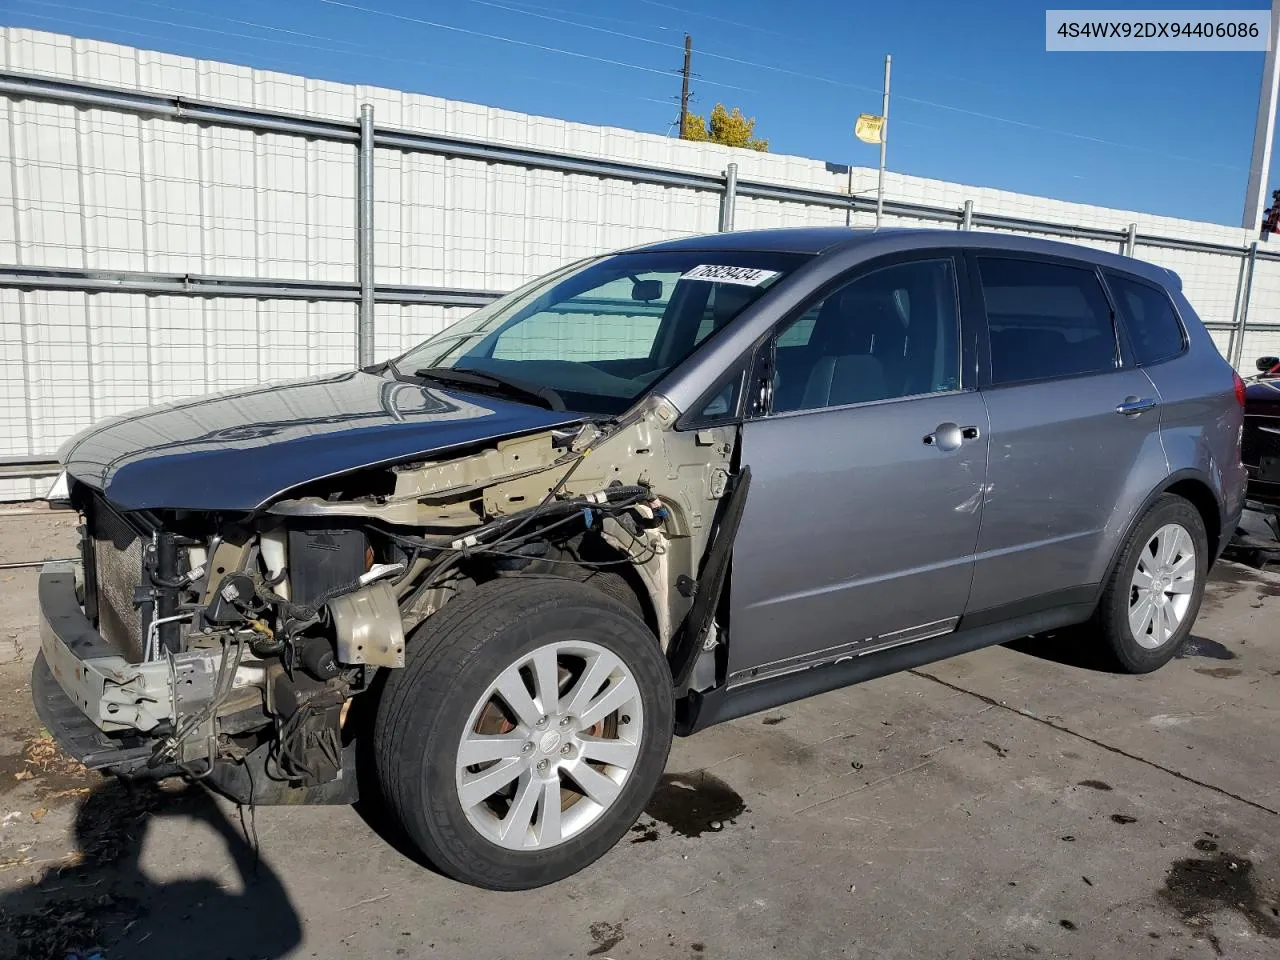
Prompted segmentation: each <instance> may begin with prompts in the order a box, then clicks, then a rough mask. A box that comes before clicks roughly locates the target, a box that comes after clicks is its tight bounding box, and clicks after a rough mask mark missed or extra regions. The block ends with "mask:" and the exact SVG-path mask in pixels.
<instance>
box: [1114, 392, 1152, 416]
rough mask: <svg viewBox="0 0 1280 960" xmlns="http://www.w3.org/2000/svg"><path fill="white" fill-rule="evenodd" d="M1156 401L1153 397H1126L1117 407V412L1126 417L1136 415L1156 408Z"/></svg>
mask: <svg viewBox="0 0 1280 960" xmlns="http://www.w3.org/2000/svg"><path fill="white" fill-rule="evenodd" d="M1155 408H1156V402H1155V400H1153V399H1152V398H1151V397H1132V396H1131V397H1125V398H1124V402H1123V403H1121V404H1119V405H1118V406H1117V407H1116V413H1118V414H1120V415H1121V416H1125V417H1136V416H1137V415H1138V414H1140V413H1146V412H1147V411H1148V410H1154V409H1155Z"/></svg>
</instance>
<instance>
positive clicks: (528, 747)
mask: <svg viewBox="0 0 1280 960" xmlns="http://www.w3.org/2000/svg"><path fill="white" fill-rule="evenodd" d="M532 750H533V744H532V743H525V745H524V746H523V747H521V748H520V752H521V753H529V752H531V751H532Z"/></svg>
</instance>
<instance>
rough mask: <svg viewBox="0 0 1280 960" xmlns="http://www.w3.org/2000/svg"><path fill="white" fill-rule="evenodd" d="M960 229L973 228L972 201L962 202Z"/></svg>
mask: <svg viewBox="0 0 1280 960" xmlns="http://www.w3.org/2000/svg"><path fill="white" fill-rule="evenodd" d="M960 229H961V230H972V229H973V201H972V200H966V201H965V202H964V214H963V215H962V216H961V217H960Z"/></svg>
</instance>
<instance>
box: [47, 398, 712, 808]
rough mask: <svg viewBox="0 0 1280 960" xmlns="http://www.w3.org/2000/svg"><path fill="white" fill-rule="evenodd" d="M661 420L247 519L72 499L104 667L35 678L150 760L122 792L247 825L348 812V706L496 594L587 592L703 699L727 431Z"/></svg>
mask: <svg viewBox="0 0 1280 960" xmlns="http://www.w3.org/2000/svg"><path fill="white" fill-rule="evenodd" d="M675 417H676V411H675V410H674V408H672V407H670V406H669V405H668V404H666V402H665V401H662V400H661V399H658V398H655V399H654V400H652V401H651V402H647V403H645V404H642V405H641V406H640V407H639V408H638V409H637V410H636V411H635V412H634V413H632V414H631V415H629V416H628V417H626V418H624V419H621V420H617V421H601V422H588V423H585V424H582V425H579V426H573V427H571V428H558V429H553V430H546V431H542V432H538V433H532V434H527V435H523V436H518V437H513V438H509V439H505V440H500V441H497V442H496V443H493V444H490V445H486V446H484V447H483V448H481V449H472V450H465V451H460V452H457V453H455V454H454V455H450V456H447V457H442V458H440V459H434V460H425V461H420V462H409V463H395V464H391V465H387V466H381V467H370V468H365V469H362V470H359V471H355V472H352V473H347V474H343V475H340V476H337V477H331V478H327V479H324V480H320V481H315V482H311V483H309V484H307V485H305V486H303V487H301V488H295V489H292V490H289V491H287V492H286V493H285V494H284V495H283V496H282V497H281V498H279V499H276V500H274V501H273V502H271V503H270V504H268V505H267V506H265V507H264V508H263V509H261V510H259V511H257V512H255V513H253V514H250V515H244V514H241V515H230V514H219V513H207V512H195V511H177V510H166V511H153V512H146V511H144V512H125V511H121V510H118V509H116V508H115V507H113V506H112V504H111V503H110V502H108V501H107V500H106V499H104V498H103V497H102V496H101V495H99V494H98V493H97V492H96V491H93V490H92V489H90V488H89V487H86V486H83V485H81V486H78V487H76V488H74V489H73V490H72V491H71V500H72V503H73V504H74V505H75V506H76V507H77V509H79V510H80V512H81V513H82V514H83V515H84V518H85V524H84V527H83V528H82V529H83V537H82V543H83V558H82V559H83V563H82V565H81V567H80V568H78V569H77V572H76V593H77V596H78V597H79V600H80V603H81V605H82V606H83V609H84V613H85V615H86V616H87V617H88V618H89V620H90V622H91V623H92V624H93V626H94V627H95V628H96V630H97V631H98V633H99V634H100V635H101V637H102V638H104V639H105V640H107V641H109V643H110V645H111V647H112V648H114V651H116V652H117V655H116V656H104V657H96V658H95V657H87V658H86V657H84V656H83V651H81V656H80V661H81V662H80V663H79V664H78V665H77V666H76V668H75V669H76V670H77V671H80V672H81V673H82V675H80V676H75V677H68V676H67V672H68V664H69V663H70V661H67V662H66V663H63V664H59V663H58V662H57V660H58V658H57V657H56V656H55V657H50V658H49V659H50V669H51V670H52V671H53V673H54V675H55V676H58V678H59V680H60V682H61V683H62V685H63V687H64V688H65V689H67V690H68V693H71V692H72V690H75V691H76V692H75V693H74V694H72V696H73V699H76V700H79V701H80V703H79V704H78V705H79V706H82V708H83V709H84V710H85V712H86V713H88V714H89V716H90V718H91V719H93V720H94V722H95V723H96V724H97V726H98V727H99V729H100V730H102V731H104V732H105V733H106V734H107V735H108V736H110V737H112V738H115V739H119V740H121V741H122V742H129V743H134V744H142V745H145V746H146V747H147V751H146V753H145V757H143V758H142V759H141V760H140V761H139V762H138V763H137V764H136V767H137V769H136V770H135V771H134V772H138V773H142V772H149V773H150V774H152V775H168V774H173V773H181V774H183V775H185V776H187V777H190V778H195V779H205V780H207V782H209V784H210V785H211V786H213V787H214V788H215V789H218V790H220V791H221V792H223V793H225V794H227V795H228V796H231V797H232V798H233V799H237V800H242V801H247V802H257V803H269V802H276V803H281V802H286V803H297V802H350V801H351V800H353V799H355V789H356V788H355V744H356V739H357V730H358V727H359V719H358V716H357V714H358V712H359V701H360V697H361V695H362V694H364V693H366V692H367V691H370V690H371V689H374V688H376V686H377V685H378V682H379V680H378V678H379V676H380V674H382V673H383V672H384V671H388V670H397V669H400V668H402V667H403V666H404V665H405V656H406V649H407V647H408V646H409V645H411V644H412V643H413V642H414V632H415V630H417V628H419V627H420V626H421V625H422V624H423V623H424V622H425V621H427V620H428V619H429V618H430V617H431V616H432V615H433V614H435V613H436V612H437V611H438V610H440V609H441V608H442V607H443V606H445V605H446V604H447V603H448V602H449V601H450V600H451V599H452V598H453V597H455V596H457V595H459V594H460V593H463V592H465V591H467V590H469V589H471V588H473V587H474V586H476V585H477V584H480V583H484V582H486V581H488V580H491V579H493V578H497V577H511V576H557V577H565V578H569V579H573V580H577V581H579V582H583V583H586V584H589V585H591V586H594V587H596V588H598V589H599V590H601V591H602V592H604V593H606V594H608V595H610V596H611V597H613V598H614V599H616V600H618V601H619V602H621V603H623V604H624V605H625V606H627V607H628V608H630V609H631V610H632V611H633V612H634V613H636V615H637V616H639V617H641V618H642V619H643V620H644V621H645V622H646V623H647V624H648V625H649V627H650V628H651V629H652V630H653V632H654V634H655V635H656V637H657V638H658V640H659V642H660V643H661V646H662V648H663V650H665V651H667V654H668V657H669V658H670V659H672V662H673V665H674V664H679V666H678V667H676V666H673V669H674V672H675V674H676V677H677V682H678V683H683V684H684V688H685V689H686V690H687V689H691V688H692V689H704V688H705V687H707V686H710V685H712V684H713V683H715V682H716V679H717V678H716V666H715V665H716V656H717V654H716V646H717V642H716V637H717V633H718V631H719V632H720V633H722V632H723V629H724V625H723V624H719V625H717V624H716V623H715V622H714V618H715V613H716V610H715V609H714V605H710V606H711V608H710V609H706V608H707V607H708V603H707V602H706V599H705V594H704V601H703V603H702V604H701V605H699V604H697V603H696V602H695V601H696V598H697V596H698V592H699V584H698V577H699V575H700V571H701V570H702V569H703V566H704V562H705V555H706V554H707V552H708V545H709V543H710V541H711V540H712V537H713V531H714V529H715V527H716V521H717V517H718V516H720V515H721V513H722V511H721V510H720V506H721V501H722V500H724V499H725V497H726V492H727V491H731V487H732V474H733V464H732V460H733V454H734V440H735V430H734V428H732V427H713V428H709V429H704V430H700V431H697V432H678V431H674V430H671V429H669V427H670V426H671V425H672V424H673V423H674V420H675ZM271 455H272V451H271V449H270V448H269V447H268V448H264V449H263V451H262V456H264V457H268V456H271ZM81 571H82V572H81ZM717 590H718V586H717ZM691 611H693V613H694V616H695V617H696V618H697V619H698V620H699V621H700V622H699V623H696V624H695V623H692V622H691V620H692V619H694V617H691V616H690V614H691ZM679 692H680V691H679V690H677V694H679ZM95 700H96V703H95V702H94V701H95ZM95 714H96V715H95Z"/></svg>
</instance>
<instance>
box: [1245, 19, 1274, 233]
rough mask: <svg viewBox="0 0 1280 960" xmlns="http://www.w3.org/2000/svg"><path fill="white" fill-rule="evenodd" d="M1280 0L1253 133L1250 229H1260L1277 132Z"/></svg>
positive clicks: (1247, 196)
mask: <svg viewBox="0 0 1280 960" xmlns="http://www.w3.org/2000/svg"><path fill="white" fill-rule="evenodd" d="M1277 46H1280V0H1271V43H1270V45H1269V46H1268V47H1267V55H1266V57H1265V59H1264V60H1263V65H1262V89H1261V90H1260V91H1259V93H1258V119H1257V122H1256V123H1255V124H1254V131H1253V161H1252V162H1251V163H1250V164H1249V186H1248V187H1247V188H1246V190H1245V195H1244V219H1243V221H1242V223H1241V226H1243V227H1244V228H1245V229H1246V230H1249V231H1254V230H1258V229H1259V227H1260V225H1261V221H1262V207H1263V205H1264V204H1265V203H1266V202H1267V201H1266V196H1267V179H1268V177H1269V176H1270V175H1271V140H1272V138H1273V137H1274V136H1275V130H1276V92H1277V90H1278V89H1280V60H1277V58H1276V53H1277V51H1276V47H1277Z"/></svg>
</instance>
